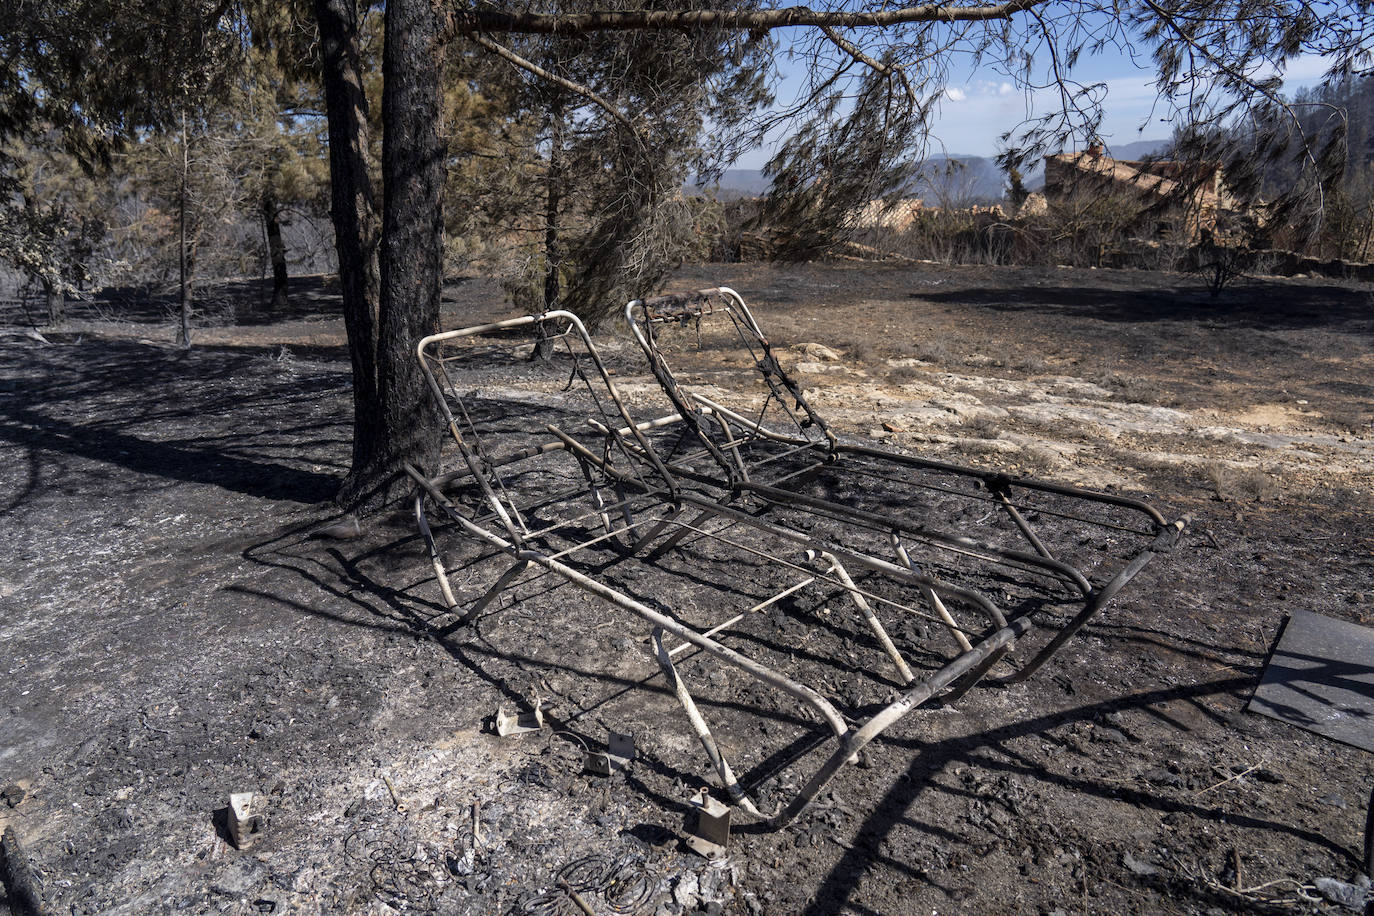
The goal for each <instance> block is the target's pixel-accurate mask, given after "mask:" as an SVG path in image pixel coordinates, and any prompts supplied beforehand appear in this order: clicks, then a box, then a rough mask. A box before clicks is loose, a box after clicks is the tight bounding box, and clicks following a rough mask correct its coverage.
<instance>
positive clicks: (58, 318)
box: [43, 280, 67, 327]
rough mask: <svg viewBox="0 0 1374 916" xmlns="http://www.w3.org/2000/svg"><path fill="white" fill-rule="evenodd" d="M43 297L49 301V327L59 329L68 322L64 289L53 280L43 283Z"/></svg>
mask: <svg viewBox="0 0 1374 916" xmlns="http://www.w3.org/2000/svg"><path fill="white" fill-rule="evenodd" d="M43 297H44V299H46V300H47V306H48V325H49V326H50V327H57V326H58V325H60V324H62V323H63V322H65V321H66V320H67V297H66V296H64V295H63V294H62V287H61V286H59V285H57V284H56V283H54V282H52V281H51V280H44V281H43Z"/></svg>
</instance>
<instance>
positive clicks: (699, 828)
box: [687, 788, 734, 859]
mask: <svg viewBox="0 0 1374 916" xmlns="http://www.w3.org/2000/svg"><path fill="white" fill-rule="evenodd" d="M692 806H693V807H694V808H696V825H695V826H694V827H693V828H692V831H691V834H690V835H689V836H688V837H687V846H688V848H689V849H691V850H692V851H693V852H695V853H697V854H698V855H701V856H705V857H706V858H708V859H715V858H719V857H720V856H723V855H725V853H726V849H727V847H728V846H729V845H730V814H731V812H732V811H734V809H733V808H731V807H730V806H729V805H726V804H723V803H721V802H719V801H717V800H716V799H714V798H712V797H711V794H710V793H709V792H708V791H707V790H706V789H704V788H703V789H702V790H701V791H700V792H698V793H697V794H696V795H694V796H692Z"/></svg>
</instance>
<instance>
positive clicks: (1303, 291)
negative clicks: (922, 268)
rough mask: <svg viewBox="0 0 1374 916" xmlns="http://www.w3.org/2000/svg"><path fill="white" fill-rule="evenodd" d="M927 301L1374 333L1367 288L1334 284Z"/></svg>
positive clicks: (967, 293)
mask: <svg viewBox="0 0 1374 916" xmlns="http://www.w3.org/2000/svg"><path fill="white" fill-rule="evenodd" d="M911 295H912V297H914V298H919V299H922V300H924V301H926V302H936V303H946V304H949V305H958V306H979V307H986V308H989V309H992V310H994V311H999V312H1022V311H1035V312H1036V313H1037V314H1040V315H1045V316H1050V315H1059V316H1063V317H1068V318H1086V319H1096V320H1099V321H1111V322H1121V323H1128V324H1148V323H1154V322H1160V321H1194V322H1207V323H1209V324H1212V325H1217V326H1223V327H1230V328H1248V329H1255V330H1272V331H1293V330H1306V329H1317V328H1325V329H1328V330H1336V331H1345V332H1349V333H1352V334H1371V333H1374V310H1371V306H1370V299H1371V293H1370V291H1369V290H1365V289H1351V288H1349V287H1347V286H1337V285H1321V286H1316V285H1298V284H1281V283H1270V282H1266V281H1260V280H1256V281H1253V282H1252V283H1250V284H1247V285H1245V286H1242V287H1238V288H1235V289H1232V290H1228V291H1226V292H1224V293H1223V294H1222V295H1221V297H1219V298H1218V299H1215V300H1213V299H1210V298H1208V297H1207V296H1206V295H1200V294H1199V293H1198V292H1197V291H1195V290H1188V289H1149V288H1129V287H1127V288H1113V287H1111V286H1107V285H1103V286H1056V285H1052V284H1047V285H1045V286H1018V287H1014V288H1008V287H1001V288H998V287H983V288H972V289H970V288H959V289H951V290H947V291H938V292H936V291H925V290H923V291H921V292H919V293H912V294H911Z"/></svg>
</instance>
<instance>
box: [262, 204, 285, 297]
mask: <svg viewBox="0 0 1374 916" xmlns="http://www.w3.org/2000/svg"><path fill="white" fill-rule="evenodd" d="M262 221H263V225H264V227H265V228H266V230H267V256H268V258H270V259H271V261H272V309H273V311H278V310H280V309H284V308H286V304H287V292H288V290H287V286H288V284H289V283H290V277H289V276H288V275H287V272H286V245H285V244H284V243H283V242H282V238H281V207H280V206H279V205H278V204H277V196H276V195H275V194H274V193H272V191H271V190H270V189H269V190H268V191H266V192H265V193H264V194H263V196H262Z"/></svg>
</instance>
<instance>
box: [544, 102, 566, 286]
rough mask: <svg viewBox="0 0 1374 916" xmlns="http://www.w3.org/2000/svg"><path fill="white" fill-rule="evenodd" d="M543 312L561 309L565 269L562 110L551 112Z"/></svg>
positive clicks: (545, 213) (556, 108)
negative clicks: (561, 214)
mask: <svg viewBox="0 0 1374 916" xmlns="http://www.w3.org/2000/svg"><path fill="white" fill-rule="evenodd" d="M544 185H545V194H544V311H546V312H547V311H548V310H549V309H554V308H558V275H559V272H560V271H561V270H562V268H563V260H562V254H561V251H560V249H559V245H558V211H559V210H560V209H561V208H562V206H563V106H562V105H561V104H559V103H557V102H555V103H554V104H553V105H552V106H551V107H550V110H549V170H548V173H547V174H546V175H545V176H544Z"/></svg>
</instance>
